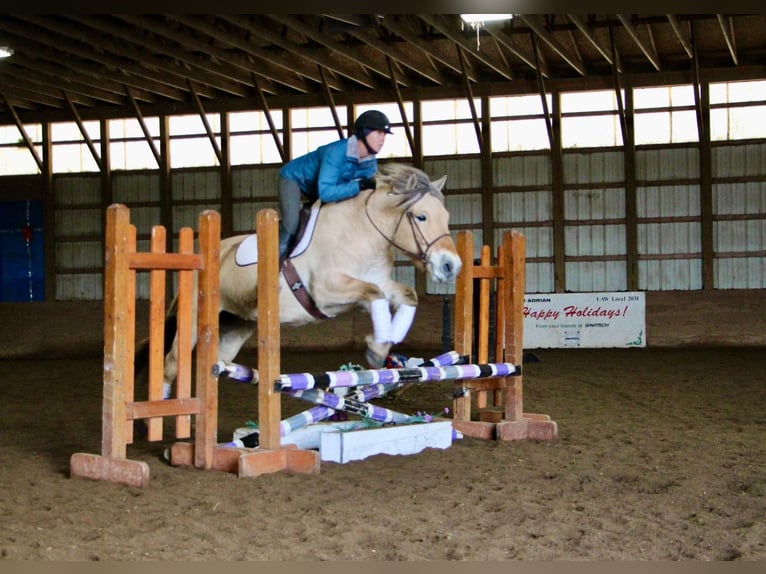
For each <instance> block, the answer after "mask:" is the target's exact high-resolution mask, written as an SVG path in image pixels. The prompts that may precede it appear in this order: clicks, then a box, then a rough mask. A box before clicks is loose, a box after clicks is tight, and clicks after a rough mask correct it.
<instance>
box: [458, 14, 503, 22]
mask: <svg viewBox="0 0 766 574" xmlns="http://www.w3.org/2000/svg"><path fill="white" fill-rule="evenodd" d="M460 17H461V18H462V19H463V22H465V23H466V24H483V23H485V22H497V21H498V20H511V19H512V18H513V14H461V15H460Z"/></svg>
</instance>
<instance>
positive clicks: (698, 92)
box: [691, 22, 715, 291]
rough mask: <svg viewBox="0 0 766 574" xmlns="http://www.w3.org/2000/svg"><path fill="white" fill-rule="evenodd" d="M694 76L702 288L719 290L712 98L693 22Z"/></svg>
mask: <svg viewBox="0 0 766 574" xmlns="http://www.w3.org/2000/svg"><path fill="white" fill-rule="evenodd" d="M691 43H692V55H693V57H692V76H693V80H694V107H695V109H696V111H697V131H698V132H699V155H700V157H699V169H700V216H701V225H700V244H701V246H702V289H703V290H705V291H709V290H712V289H714V288H715V273H714V269H715V267H714V264H715V249H714V243H713V233H714V231H715V230H714V226H713V160H712V154H713V152H712V148H711V143H710V126H709V123H708V118H709V117H710V96H709V93H708V86H709V84H708V83H707V82H704V83H703V82H702V81H701V80H700V72H699V58H698V55H697V41H696V39H695V34H694V22H692V23H691Z"/></svg>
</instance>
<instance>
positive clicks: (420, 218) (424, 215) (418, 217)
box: [415, 213, 428, 222]
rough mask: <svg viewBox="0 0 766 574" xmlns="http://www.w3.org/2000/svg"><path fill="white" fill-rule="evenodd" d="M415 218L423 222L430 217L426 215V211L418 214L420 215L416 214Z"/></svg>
mask: <svg viewBox="0 0 766 574" xmlns="http://www.w3.org/2000/svg"><path fill="white" fill-rule="evenodd" d="M415 219H417V220H418V221H420V222H423V221H425V220H426V219H428V218H427V217H426V214H425V213H420V214H418V215H416V216H415Z"/></svg>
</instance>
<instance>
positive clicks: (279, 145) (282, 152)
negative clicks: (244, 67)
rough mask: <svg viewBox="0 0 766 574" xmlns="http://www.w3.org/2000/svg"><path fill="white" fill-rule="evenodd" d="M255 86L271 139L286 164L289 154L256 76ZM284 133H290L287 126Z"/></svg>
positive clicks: (288, 114) (287, 114)
mask: <svg viewBox="0 0 766 574" xmlns="http://www.w3.org/2000/svg"><path fill="white" fill-rule="evenodd" d="M253 84H254V85H255V95H256V96H257V97H258V102H259V103H260V104H261V109H262V110H263V115H265V116H266V123H268V124H269V130H270V131H271V137H272V138H273V139H274V145H276V146H277V151H278V152H279V157H281V158H282V163H285V162H287V161H288V159H290V158H289V154H288V153H287V152H286V151H285V148H284V146H283V145H282V140H281V139H280V138H279V132H278V131H277V127H276V124H275V123H274V118H272V117H271V111H269V104H268V102H267V101H266V96H265V95H264V93H263V90H261V84H260V82H259V81H258V77H257V76H255V75H254V76H253ZM285 115H286V116H287V117H288V118H289V117H290V110H289V109H286V110H285ZM284 133H286V134H289V133H290V130H289V129H288V126H287V125H286V126H285V132H284ZM286 139H289V138H286Z"/></svg>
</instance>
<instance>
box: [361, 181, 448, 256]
mask: <svg viewBox="0 0 766 574" xmlns="http://www.w3.org/2000/svg"><path fill="white" fill-rule="evenodd" d="M376 191H377V190H373V192H372V193H370V194H369V195H368V196H367V199H366V200H365V201H364V213H365V215H366V216H367V219H368V220H369V222H370V223H371V224H372V226H373V227H374V228H375V231H377V232H378V233H380V235H381V237H383V239H385V240H386V241H388V243H389V244H391V245H392V246H393V247H396V248H397V249H399V250H400V251H401V252H402V253H404V254H405V255H407V256H408V257H411V258H412V259H415V260H417V261H420V262H421V263H422V264H423V265H424V266H425V265H426V263H427V262H428V252H429V251H431V248H432V247H433V246H434V244H435V243H436V242H437V241H439V240H440V239H441V238H442V237H449V233H442V234H441V235H439V236H438V237H437V238H436V239H434V240H432V241H428V239H426V236H425V234H424V233H423V230H422V229H420V226H419V225H418V224H417V222H416V221H415V215H414V214H413V213H412V208H413V207H414V206H415V204H416V203H417V202H418V201H420V200H421V199H423V198H424V197H425V195H426V193H428V192H427V191H425V192H421V193H419V194H418V198H417V199H416V200H415V201H413V202H412V203H411V204H410V207H409V208H408V209H407V210H406V211H403V212H402V214H401V215H400V216H399V219H398V220H397V222H396V227H394V231H393V233H392V234H391V237H389V236H387V235H386V234H385V233H384V232H383V230H381V229H380V227H378V226H377V225H376V223H375V222H374V221H373V220H372V217H371V216H370V211H369V209H368V204H369V203H370V199H371V198H372V196H373V194H375V193H376ZM405 215H406V216H407V222H408V223H409V224H410V230H412V238H413V239H414V241H415V245H417V248H418V252H417V253H415V252H413V251H410V250H409V249H405V248H404V247H402V246H401V245H399V244H398V243H396V242H395V241H394V240H393V238H394V237H396V233H397V231H399V226H401V224H402V221H403V220H404V216H405Z"/></svg>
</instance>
